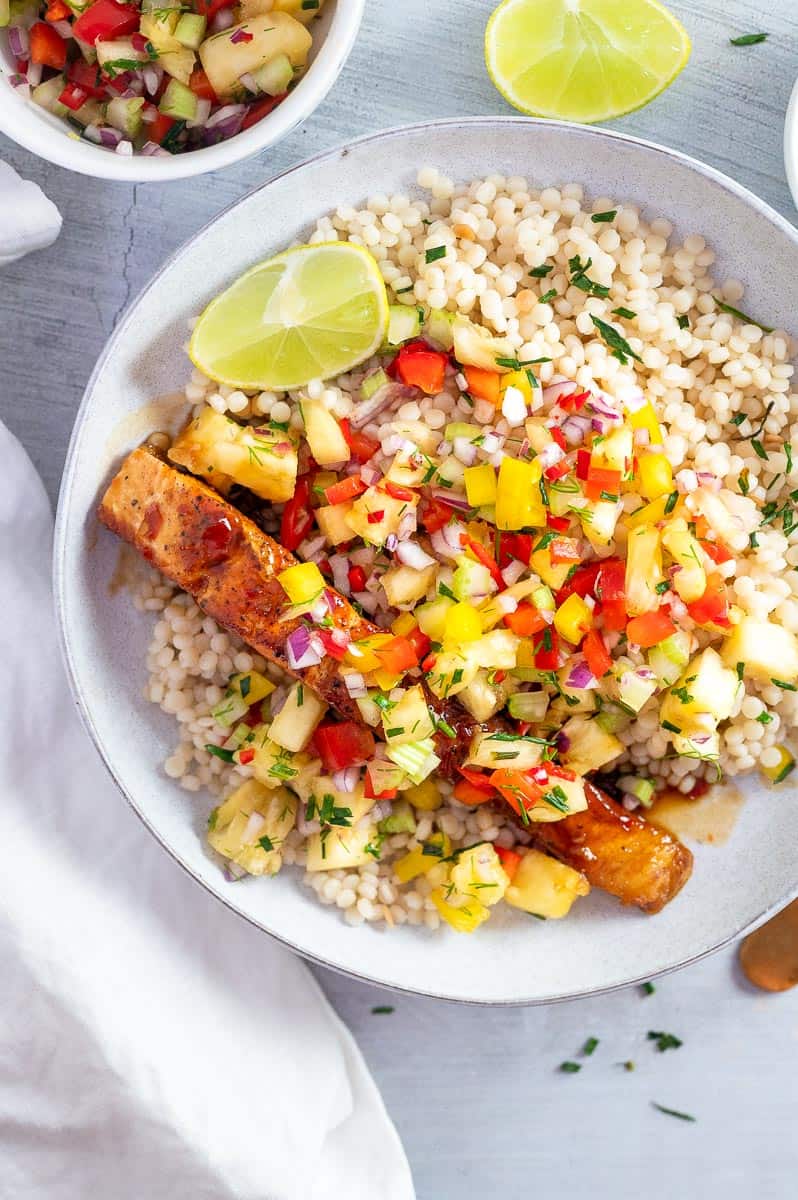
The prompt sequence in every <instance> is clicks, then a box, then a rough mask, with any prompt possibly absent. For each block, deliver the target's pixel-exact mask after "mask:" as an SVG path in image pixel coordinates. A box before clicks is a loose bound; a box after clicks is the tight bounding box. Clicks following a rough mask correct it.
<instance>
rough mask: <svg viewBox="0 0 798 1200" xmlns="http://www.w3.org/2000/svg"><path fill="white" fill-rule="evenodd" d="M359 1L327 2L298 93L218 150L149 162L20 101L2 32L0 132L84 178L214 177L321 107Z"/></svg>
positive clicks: (350, 40)
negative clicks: (211, 173)
mask: <svg viewBox="0 0 798 1200" xmlns="http://www.w3.org/2000/svg"><path fill="white" fill-rule="evenodd" d="M364 5H365V0H328V2H327V4H325V6H324V9H323V10H322V13H321V15H320V17H319V18H318V20H317V21H314V22H313V24H312V26H311V33H312V34H313V46H312V48H311V51H310V60H309V66H308V70H307V72H306V74H305V75H304V76H303V78H302V80H301V81H300V83H299V84H298V85H297V87H296V88H295V89H294V90H293V91H292V92H291V94H290V96H288V97H287V98H286V99H285V100H284V101H283V102H282V104H280V105H279V106H278V107H277V108H276V109H275V110H274V112H272V113H269V115H268V117H264V119H263V120H262V121H258V123H257V124H256V125H253V126H252V128H251V129H247V130H245V131H244V132H243V133H239V134H237V135H236V136H235V137H232V138H228V139H227V141H225V142H220V143H219V144H218V145H216V146H206V147H205V148H204V149H202V150H190V151H187V152H186V153H185V154H174V155H170V156H169V157H168V158H167V157H161V156H155V157H152V158H149V157H144V156H142V155H141V154H135V155H133V156H131V157H124V156H123V155H121V154H115V153H114V152H113V151H111V150H106V149H105V148H104V147H102V146H95V145H94V144H93V143H92V142H88V141H85V140H84V139H82V138H78V137H76V136H75V133H74V131H73V130H72V129H71V128H70V126H69V125H67V124H66V122H64V121H62V120H61V119H60V118H59V117H55V116H53V115H52V114H51V113H48V112H45V110H44V109H42V108H39V107H38V105H36V104H34V103H33V101H32V100H26V99H25V98H24V97H23V96H21V95H20V93H19V92H18V91H16V90H15V89H14V88H13V87H12V86H11V84H10V83H9V82H8V78H9V75H11V74H12V73H13V71H14V70H15V65H14V60H13V57H12V55H11V52H10V50H9V47H8V36H7V33H6V31H5V30H4V29H0V132H2V133H5V134H6V135H7V136H8V137H10V138H13V140H14V141H15V142H18V143H19V145H20V146H24V147H25V149H26V150H30V151H31V152H32V153H33V154H38V155H39V157H40V158H46V159H48V160H49V161H50V162H53V163H57V164H58V166H59V167H67V168H68V169H69V170H70V171H79V172H80V174H82V175H94V176H95V177H97V178H98V179H118V180H124V181H126V182H128V183H163V182H165V181H166V180H169V179H184V178H185V177H186V176H189V175H204V174H205V173H206V172H208V171H218V170H220V168H222V167H229V166H230V164H231V163H235V162H241V160H242V159H245V158H250V157H251V156H252V155H253V154H259V153H260V152H261V151H262V150H266V149H267V148H268V147H269V146H274V145H276V143H277V142H279V141H281V139H282V138H284V137H285V136H286V134H288V133H290V132H291V130H292V129H294V128H295V127H296V126H297V125H299V124H300V122H302V121H305V120H307V118H308V117H309V116H310V114H311V113H312V112H314V111H315V110H316V109H317V108H318V106H319V105H320V104H321V102H322V100H323V99H324V97H325V96H326V95H327V93H328V92H329V90H330V88H331V87H332V85H333V84H334V83H335V81H336V79H337V78H338V76H339V75H340V73H341V71H342V70H343V66H344V63H345V62H346V60H347V58H348V57H349V53H350V51H351V49H352V46H353V45H354V43H355V38H356V37H357V32H358V29H359V28H360V22H361V21H362V19H363V8H364Z"/></svg>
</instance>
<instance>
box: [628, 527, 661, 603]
mask: <svg viewBox="0 0 798 1200" xmlns="http://www.w3.org/2000/svg"><path fill="white" fill-rule="evenodd" d="M662 580H663V575H662V552H661V550H660V539H659V530H657V529H656V528H654V526H653V525H639V526H638V527H637V528H636V529H633V530H631V531H630V533H629V541H628V543H627V546H626V611H627V612H628V613H629V616H630V617H637V616H641V615H642V614H643V613H647V612H651V611H653V610H654V609H656V608H659V595H658V594H657V584H658V583H662Z"/></svg>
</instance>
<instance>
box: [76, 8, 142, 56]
mask: <svg viewBox="0 0 798 1200" xmlns="http://www.w3.org/2000/svg"><path fill="white" fill-rule="evenodd" d="M140 20H141V10H140V9H138V8H134V6H133V5H132V4H117V3H116V0H94V3H93V4H92V5H91V6H90V7H89V8H87V9H86V10H85V11H84V12H82V13H81V14H80V16H79V17H78V19H77V20H76V21H75V22H74V23H73V25H72V32H73V33H74V35H75V37H76V38H80V40H81V41H82V42H86V43H87V44H88V45H89V46H93V45H94V44H95V43H96V42H97V40H98V39H102V40H103V41H106V42H109V41H113V40H114V39H115V38H121V37H124V36H125V35H126V34H128V33H135V32H136V30H137V29H138V27H139V21H140Z"/></svg>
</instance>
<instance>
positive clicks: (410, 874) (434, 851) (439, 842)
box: [393, 833, 452, 883]
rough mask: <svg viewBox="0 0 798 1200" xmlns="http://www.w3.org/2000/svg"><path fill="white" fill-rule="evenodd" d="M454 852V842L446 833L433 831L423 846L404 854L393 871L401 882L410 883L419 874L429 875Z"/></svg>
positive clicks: (394, 865)
mask: <svg viewBox="0 0 798 1200" xmlns="http://www.w3.org/2000/svg"><path fill="white" fill-rule="evenodd" d="M451 852H452V843H451V841H450V840H449V837H448V835H447V834H445V833H433V834H431V835H430V836H429V837H428V838H427V840H426V842H424V843H423V844H422V845H421V846H416V847H415V848H414V849H413V850H409V851H408V852H407V854H403V855H402V857H401V858H398V859H397V860H396V862H395V863H394V864H393V873H394V875H395V876H396V878H397V879H398V880H399V882H400V883H410V881H411V879H417V878H418V876H419V875H428V874H429V872H430V871H431V870H432V868H433V867H437V866H438V864H439V863H440V861H441V859H442V858H446V857H448V855H449V854H451Z"/></svg>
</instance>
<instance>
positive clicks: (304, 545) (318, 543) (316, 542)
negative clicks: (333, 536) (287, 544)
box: [297, 533, 327, 562]
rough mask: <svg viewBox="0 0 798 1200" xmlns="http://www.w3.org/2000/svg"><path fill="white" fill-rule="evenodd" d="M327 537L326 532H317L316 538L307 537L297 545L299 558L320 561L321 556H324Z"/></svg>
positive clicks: (306, 560)
mask: <svg viewBox="0 0 798 1200" xmlns="http://www.w3.org/2000/svg"><path fill="white" fill-rule="evenodd" d="M326 542H327V539H326V538H325V536H324V534H323V533H321V534H317V535H316V537H314V538H305V540H304V542H301V543H300V545H299V546H297V558H301V559H304V561H305V562H318V561H319V558H323V557H324V554H323V551H324V547H325V545H326ZM317 556H318V557H317Z"/></svg>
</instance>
